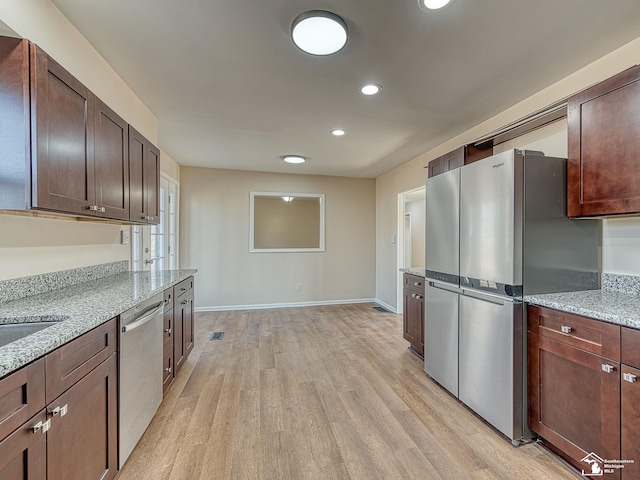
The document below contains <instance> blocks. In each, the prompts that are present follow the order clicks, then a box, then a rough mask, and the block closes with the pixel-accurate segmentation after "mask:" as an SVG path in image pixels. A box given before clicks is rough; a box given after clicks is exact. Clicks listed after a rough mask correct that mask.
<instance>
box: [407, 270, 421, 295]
mask: <svg viewBox="0 0 640 480" xmlns="http://www.w3.org/2000/svg"><path fill="white" fill-rule="evenodd" d="M404 287H405V288H410V289H412V290H416V291H421V292H424V278H423V277H419V276H417V275H411V274H410V273H405V274H404Z"/></svg>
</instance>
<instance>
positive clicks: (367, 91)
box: [360, 83, 382, 95]
mask: <svg viewBox="0 0 640 480" xmlns="http://www.w3.org/2000/svg"><path fill="white" fill-rule="evenodd" d="M381 91H382V87H381V86H380V85H378V84H377V83H369V84H367V85H363V86H362V87H360V92H362V94H364V95H375V94H377V93H380V92H381Z"/></svg>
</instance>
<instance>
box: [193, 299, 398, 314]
mask: <svg viewBox="0 0 640 480" xmlns="http://www.w3.org/2000/svg"><path fill="white" fill-rule="evenodd" d="M349 303H380V304H381V302H378V301H377V300H376V299H374V298H354V299H349V300H323V301H319V302H295V303H264V304H257V305H223V306H208V307H195V308H194V311H195V312H224V311H230V310H263V309H269V308H291V307H314V306H318V305H344V304H349ZM381 305H383V304H381ZM383 306H384V308H387V306H385V305H383ZM387 309H388V308H387Z"/></svg>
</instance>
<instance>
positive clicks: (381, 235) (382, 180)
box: [376, 38, 640, 308]
mask: <svg viewBox="0 0 640 480" xmlns="http://www.w3.org/2000/svg"><path fill="white" fill-rule="evenodd" d="M636 64H640V38H638V39H636V40H634V41H633V42H630V43H629V44H627V45H625V46H623V47H621V48H619V49H618V50H616V51H614V52H612V53H610V54H609V55H606V56H604V57H602V58H601V59H599V60H597V61H596V62H594V63H592V64H590V65H588V66H587V67H585V68H583V69H581V70H579V71H578V72H575V73H574V74H572V75H570V76H568V77H566V78H564V79H562V80H561V81H559V82H557V83H554V84H553V85H551V86H549V87H547V88H546V89H544V90H542V91H541V92H538V93H536V94H534V95H532V96H531V97H529V98H527V99H525V100H523V101H522V102H520V103H518V104H516V105H514V106H513V107H511V108H508V109H507V110H505V111H503V112H501V113H500V114H498V115H496V116H495V117H493V118H491V119H489V120H487V121H485V122H483V123H481V124H479V125H477V126H475V127H473V128H472V129H470V130H467V131H466V132H463V133H461V134H460V135H457V136H455V137H453V138H451V139H450V140H448V141H446V142H444V143H443V144H441V145H439V146H438V147H436V148H434V149H432V150H430V151H428V152H426V153H424V154H422V155H420V156H418V157H416V158H414V159H413V160H411V161H409V162H407V163H405V164H404V165H401V166H400V167H398V168H395V169H393V170H391V171H390V172H387V173H386V174H384V175H381V176H380V177H378V178H377V179H376V298H377V299H378V300H379V301H381V302H382V303H384V304H386V305H388V306H391V307H394V308H395V306H396V304H397V302H396V299H397V285H398V284H399V282H398V267H397V254H396V245H394V244H392V243H391V242H390V239H391V237H392V235H394V234H395V233H396V229H397V225H398V221H397V210H398V209H397V196H398V193H400V192H405V191H408V190H411V189H414V188H418V187H420V186H422V185H424V182H425V181H426V178H427V172H426V170H425V169H424V166H425V165H427V163H429V161H430V160H432V159H434V158H436V157H438V156H440V155H442V154H444V153H447V152H449V151H451V150H453V149H454V148H456V147H458V146H460V145H463V144H465V143H469V142H471V141H473V140H474V139H476V138H479V137H481V136H483V135H486V134H487V133H490V132H492V131H493V130H496V129H498V128H500V127H502V126H504V125H507V124H509V123H511V122H513V121H515V120H518V119H519V118H522V117H524V116H526V115H528V114H530V113H532V112H535V111H537V110H540V109H542V108H544V107H545V106H547V105H550V104H552V103H554V102H556V101H559V100H561V99H563V98H566V97H567V96H569V95H571V94H573V93H575V92H577V91H580V90H582V89H584V88H586V87H588V86H590V85H592V84H594V83H596V82H599V81H601V80H604V79H606V78H608V77H610V76H612V75H615V74H616V73H618V72H621V71H622V70H625V69H627V68H629V67H631V66H633V65H636ZM552 135H553V134H552ZM555 135H556V138H555V144H557V143H558V139H559V138H560V137H561V136H562V135H563V134H562V133H559V132H555ZM541 141H543V142H547V140H546V139H541ZM531 144H533V145H535V142H533V141H532V142H531ZM637 222H638V221H637V220H631V221H628V222H625V221H621V220H611V221H609V220H607V221H605V222H604V228H603V267H602V268H603V270H604V271H608V272H612V273H627V274H630V273H633V272H635V273H633V274H635V275H640V257H639V256H638V255H637V254H635V255H634V257H633V258H635V260H634V262H635V263H633V264H632V267H631V268H626V267H624V265H625V264H626V262H625V260H624V258H625V257H626V255H627V254H628V253H629V250H630V249H632V248H633V247H635V248H636V249H637V248H640V242H638V238H640V228H639V227H638V224H637ZM630 244H631V245H630Z"/></svg>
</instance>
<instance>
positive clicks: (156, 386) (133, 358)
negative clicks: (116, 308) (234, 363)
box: [118, 293, 164, 467]
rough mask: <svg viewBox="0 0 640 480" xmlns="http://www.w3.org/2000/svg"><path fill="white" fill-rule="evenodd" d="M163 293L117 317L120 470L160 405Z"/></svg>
mask: <svg viewBox="0 0 640 480" xmlns="http://www.w3.org/2000/svg"><path fill="white" fill-rule="evenodd" d="M163 310H164V299H163V295H162V293H160V294H158V295H154V296H153V297H151V298H149V299H148V300H145V301H144V302H142V303H140V304H139V305H137V306H136V307H134V308H132V309H130V310H127V311H126V312H124V313H123V314H122V315H120V322H121V323H120V376H119V379H120V398H119V399H120V402H119V404H120V410H119V426H120V442H119V450H118V452H119V456H118V457H119V459H118V464H119V466H120V467H122V466H123V465H124V463H125V462H126V461H127V458H128V457H129V455H130V454H131V451H132V450H133V449H134V447H135V446H136V444H137V443H138V440H140V437H142V434H143V433H144V431H145V430H146V429H147V427H148V426H149V423H150V422H151V419H152V418H153V416H154V415H155V413H156V411H157V410H158V407H159V406H160V403H161V402H162V367H163V363H162V344H163V338H162V315H163Z"/></svg>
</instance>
